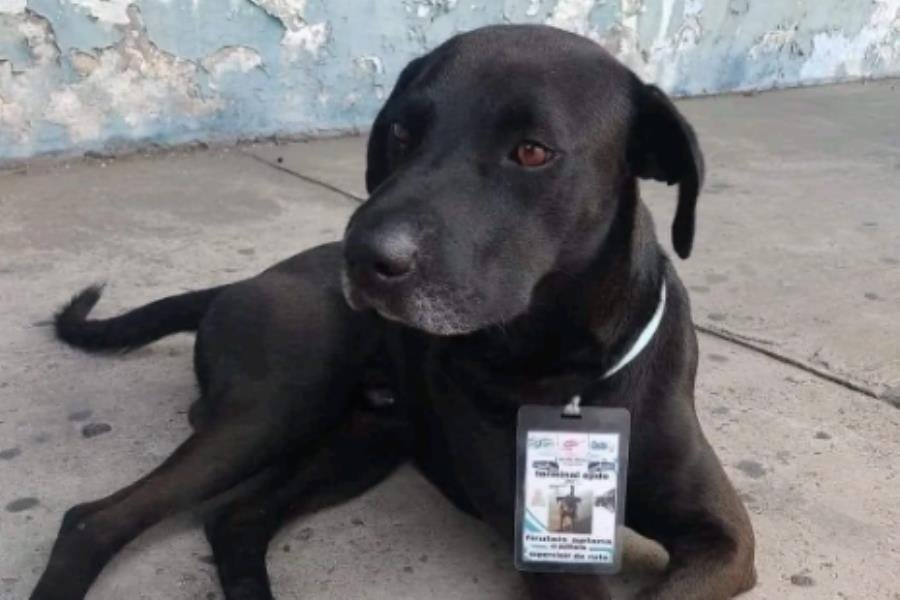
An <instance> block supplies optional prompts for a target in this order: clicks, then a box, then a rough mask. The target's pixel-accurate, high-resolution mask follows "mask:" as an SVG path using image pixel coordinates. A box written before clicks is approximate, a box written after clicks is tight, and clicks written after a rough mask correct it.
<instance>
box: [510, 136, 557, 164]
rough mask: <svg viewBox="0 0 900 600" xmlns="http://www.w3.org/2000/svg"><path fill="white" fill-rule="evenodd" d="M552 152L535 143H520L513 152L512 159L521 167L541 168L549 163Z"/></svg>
mask: <svg viewBox="0 0 900 600" xmlns="http://www.w3.org/2000/svg"><path fill="white" fill-rule="evenodd" d="M551 158H553V151H552V150H550V148H547V147H546V146H543V145H541V144H539V143H537V142H532V141H524V142H520V143H519V145H518V146H516V148H515V150H513V154H512V159H513V160H514V161H516V162H517V163H519V164H520V165H522V166H523V167H541V166H543V165H546V164H547V163H548V162H550V159H551Z"/></svg>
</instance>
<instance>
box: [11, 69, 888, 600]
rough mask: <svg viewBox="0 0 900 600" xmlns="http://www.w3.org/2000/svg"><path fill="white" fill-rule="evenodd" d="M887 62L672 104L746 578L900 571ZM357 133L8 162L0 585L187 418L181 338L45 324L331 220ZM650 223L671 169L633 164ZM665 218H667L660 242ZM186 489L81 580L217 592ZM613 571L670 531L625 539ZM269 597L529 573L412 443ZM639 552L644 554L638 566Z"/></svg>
mask: <svg viewBox="0 0 900 600" xmlns="http://www.w3.org/2000/svg"><path fill="white" fill-rule="evenodd" d="M898 84H900V82H892V81H885V82H880V83H870V84H865V85H847V86H837V87H825V88H815V89H804V90H795V91H789V92H777V93H768V94H762V95H757V96H752V97H745V96H728V97H719V98H707V99H695V100H688V101H684V102H682V103H681V104H680V105H681V107H682V108H683V110H684V111H685V112H686V114H687V115H688V116H689V118H690V119H691V120H692V121H693V122H694V123H695V125H696V127H697V130H698V132H699V134H700V138H701V140H702V144H703V147H704V149H705V151H706V157H707V160H708V173H709V176H708V183H707V186H706V191H705V194H704V195H703V196H702V198H701V202H700V215H699V238H698V240H697V244H696V246H695V252H694V256H693V258H691V259H690V260H689V261H687V262H679V263H678V268H679V270H680V272H681V274H682V277H683V278H684V280H685V281H686V283H687V284H688V286H689V287H690V289H691V292H692V300H693V309H694V318H695V321H696V322H697V324H698V325H699V326H700V327H701V328H702V332H701V334H700V348H701V361H700V372H699V382H698V390H697V405H698V410H699V413H700V418H701V421H702V422H703V425H704V427H705V429H706V431H707V433H708V434H709V436H710V438H711V440H712V443H713V444H714V446H715V447H716V449H717V450H718V452H719V455H720V457H721V459H722V461H723V463H724V464H725V466H726V468H727V470H728V472H729V474H730V475H731V477H732V479H733V481H734V483H735V485H736V486H737V487H738V488H739V490H740V492H741V494H742V496H743V498H744V500H745V502H746V504H747V506H748V508H749V510H750V512H751V514H752V517H753V521H754V524H755V528H756V533H757V538H758V561H757V564H758V569H759V575H760V581H759V585H758V586H757V588H756V589H755V590H754V591H752V592H750V593H749V594H747V595H746V596H745V597H746V598H751V599H773V600H775V599H778V600H781V599H794V598H796V599H805V598H810V599H817V600H818V599H827V598H842V599H860V600H880V599H884V600H897V599H898V598H900V593H898V592H900V568H898V567H900V527H898V523H900V479H898V471H900V466H898V457H900V410H898V407H900V342H898V339H900V302H898V300H897V298H898V297H900V197H898V190H900V120H898V119H897V114H898V112H897V107H898V106H900V89H897V86H898ZM363 145H364V141H363V140H361V139H353V138H349V139H342V140H332V141H322V142H315V143H308V144H290V145H261V146H253V147H242V148H239V149H227V150H211V151H191V152H172V153H166V154H155V155H150V156H133V157H128V158H123V159H117V160H113V159H108V160H107V159H90V160H76V161H69V162H62V163H55V164H49V165H39V166H38V165H35V166H33V167H31V168H28V169H23V170H19V171H14V172H6V173H2V174H0V332H2V334H0V598H3V599H4V600H5V599H10V600H12V599H22V598H26V597H27V595H28V593H29V591H30V589H31V587H32V586H33V584H34V582H35V580H36V578H37V576H38V574H39V573H40V571H41V569H42V568H43V566H44V563H45V560H46V558H47V553H48V551H49V548H50V545H51V543H52V541H53V538H54V535H55V533H56V530H57V527H58V524H59V519H60V517H61V515H62V513H63V511H64V510H65V509H66V508H67V507H69V506H70V505H72V504H74V503H77V502H81V501H85V500H88V499H93V498H96V497H99V496H102V495H105V494H107V493H109V492H110V491H112V490H114V489H116V488H118V487H120V486H123V485H124V484H126V483H128V482H131V481H132V480H134V479H135V478H137V477H138V476H140V475H141V474H143V473H146V472H147V471H148V470H149V469H151V468H152V467H154V466H155V465H157V464H158V463H159V462H160V461H161V460H162V459H163V458H164V457H166V456H167V455H168V454H169V452H170V451H171V450H172V449H173V448H174V447H175V446H176V444H178V442H179V441H180V440H182V439H184V438H185V437H186V436H187V434H188V427H187V424H186V419H185V409H186V408H187V406H188V404H189V402H190V401H191V399H192V398H193V396H194V394H195V387H194V383H193V380H192V373H191V367H190V355H191V344H192V339H191V338H190V337H188V336H176V337H173V338H170V339H167V340H165V341H163V342H161V343H158V344H155V345H153V346H150V347H148V348H146V349H143V350H140V351H137V352H134V353H132V354H129V355H127V356H122V357H115V358H110V357H95V356H87V355H84V354H81V353H78V352H76V351H73V350H70V349H68V348H66V347H64V346H62V345H61V344H59V343H57V342H55V341H54V340H53V339H52V337H51V335H50V330H49V329H48V328H47V327H46V326H45V325H43V324H42V322H43V321H45V320H46V319H47V318H48V316H49V315H50V314H52V312H53V311H54V310H55V309H56V308H57V307H58V306H59V304H60V303H61V302H62V301H64V300H65V299H66V298H67V297H68V295H69V294H71V293H72V292H74V291H75V290H77V289H79V288H81V287H82V286H84V285H85V284H88V283H92V282H95V281H99V280H105V281H108V282H109V285H108V286H107V289H106V295H105V296H104V299H103V301H102V302H101V304H100V306H99V307H98V314H100V315H111V314H113V313H116V312H118V311H120V310H123V309H126V308H129V307H133V306H136V305H138V304H141V303H144V302H146V301H149V300H152V299H156V298H159V297H161V296H163V295H166V294H171V293H175V292H180V291H182V290H187V289H191V288H198V287H204V286H208V285H213V284H217V283H221V282H225V281H230V280H234V279H238V278H241V277H244V276H247V275H252V274H254V273H256V272H257V271H259V270H261V269H263V268H264V267H266V266H268V265H270V264H272V263H273V262H275V261H277V260H279V259H281V258H283V257H286V256H288V255H291V254H293V253H295V252H297V251H298V250H301V249H303V248H306V247H308V246H311V245H313V244H317V243H319V242H323V241H327V240H334V239H337V238H339V237H340V235H341V232H342V229H343V225H344V222H345V220H346V218H347V215H348V214H349V213H350V212H351V211H352V210H353V208H354V206H356V202H357V201H356V200H355V198H354V197H358V196H363V194H364V192H363V185H362V174H363ZM645 194H646V197H647V200H648V203H649V204H650V205H651V206H652V209H653V210H654V212H655V214H656V218H657V223H658V227H659V230H660V233H661V236H662V237H666V235H667V231H668V226H669V219H670V217H671V214H672V211H673V207H674V192H673V190H670V189H666V188H664V187H662V186H657V185H653V186H645ZM666 244H668V241H666ZM196 525H197V523H196V518H195V517H193V516H183V517H180V518H177V519H175V520H173V521H171V522H168V523H165V524H163V525H161V526H159V527H157V528H155V529H154V530H152V531H151V532H149V533H147V534H146V535H144V536H143V537H141V538H140V539H139V540H137V541H136V542H135V543H134V544H132V545H130V546H129V547H128V548H127V549H126V550H125V551H124V552H122V554H121V555H120V556H119V557H118V558H117V559H116V560H115V562H114V563H113V564H112V565H110V567H109V568H108V569H107V570H106V571H105V572H104V574H103V575H102V577H101V579H100V581H99V582H98V583H97V585H96V586H95V588H94V589H93V591H92V593H91V595H90V598H91V599H93V600H119V599H122V598H129V599H135V600H138V599H154V600H160V599H166V600H169V599H172V600H176V599H179V598H185V599H188V598H190V599H193V598H201V599H203V598H209V599H214V598H220V597H221V593H220V591H219V588H218V584H217V582H216V576H215V572H214V569H213V567H212V566H211V565H210V559H209V549H208V548H207V546H206V544H205V542H204V540H203V538H202V536H201V534H200V531H199V530H198V529H197V527H196ZM627 557H628V558H627V563H628V564H627V569H626V573H625V575H623V576H620V577H618V578H616V581H615V587H616V590H617V592H619V597H621V594H622V593H623V591H624V590H626V589H630V588H633V587H634V581H635V580H641V579H644V578H647V577H652V573H653V572H654V569H658V568H659V566H660V564H661V560H662V558H661V557H660V555H659V553H658V552H656V551H655V550H654V549H653V548H652V547H651V546H648V545H647V544H646V543H643V542H641V541H640V540H633V543H630V544H629V546H628V552H627ZM269 562H270V568H271V572H272V576H273V581H274V585H275V588H276V591H277V593H278V597H279V598H281V599H283V600H289V599H294V598H304V599H306V598H309V599H316V600H330V599H345V598H365V599H372V600H382V599H384V600H387V599H394V598H402V599H420V598H425V597H430V598H437V599H446V600H451V599H459V600H472V599H495V598H498V599H505V598H509V599H512V598H518V597H521V592H522V590H521V588H520V587H519V584H518V581H517V578H516V576H515V574H514V572H513V571H512V568H511V554H510V552H509V551H508V550H506V549H505V547H504V546H503V544H501V543H500V542H498V540H497V539H495V538H494V537H493V536H492V535H491V534H490V533H488V532H487V531H486V530H485V529H484V528H483V527H482V526H481V525H479V524H478V523H476V522H474V521H472V520H470V519H469V518H467V517H464V516H462V515H461V514H459V513H457V512H455V511H454V510H453V509H452V508H451V507H450V506H449V505H448V503H447V502H446V501H444V500H443V499H442V498H441V496H440V495H439V494H437V493H436V492H435V491H434V490H432V489H431V488H430V487H429V486H428V485H427V484H426V483H424V482H423V480H422V479H421V478H420V477H419V476H418V475H417V474H416V473H415V472H413V471H412V470H411V469H402V470H401V471H400V472H398V473H397V474H396V475H394V476H393V477H392V478H391V479H390V480H389V481H387V482H386V483H384V484H383V485H381V486H380V487H378V488H377V489H375V490H374V491H372V492H371V493H369V494H367V495H365V496H364V497H362V498H360V499H358V500H356V501H354V502H351V503H349V504H347V505H344V506H342V507H340V508H337V509H334V510H329V511H327V512H324V513H321V514H318V515H316V516H314V517H312V518H308V519H304V520H301V521H298V522H296V523H294V524H293V525H291V526H290V527H288V528H286V529H285V530H284V531H283V532H282V533H281V534H280V535H279V536H278V538H277V539H276V540H275V542H274V543H273V544H272V547H271V551H270V558H269ZM648 574H649V575H648Z"/></svg>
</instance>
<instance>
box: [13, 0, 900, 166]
mask: <svg viewBox="0 0 900 600" xmlns="http://www.w3.org/2000/svg"><path fill="white" fill-rule="evenodd" d="M498 22H542V23H549V24H552V25H556V26H559V27H563V28H566V29H570V30H573V31H576V32H578V33H581V34H584V35H587V36H590V37H592V38H594V39H596V40H597V41H599V42H601V43H603V44H604V45H606V46H607V47H608V48H609V49H611V50H612V51H613V52H614V53H615V54H616V55H618V56H619V57H620V58H621V59H622V60H624V61H625V62H626V63H628V64H629V65H630V66H632V67H633V68H634V69H635V70H637V71H638V72H639V73H640V74H641V75H642V76H644V77H645V78H647V79H649V80H653V81H656V82H658V83H659V84H660V85H662V86H663V87H664V88H665V89H667V90H668V91H670V92H672V93H674V94H678V95H687V94H706V93H714V92H721V91H731V90H746V89H764V88H770V87H775V86H790V85H797V84H809V83H818V82H825V81H836V80H844V79H851V78H859V77H883V76H889V75H900V0H0V161H9V160H11V159H17V158H24V157H29V156H34V155H39V154H45V153H52V152H69V153H72V152H80V151H85V150H116V149H121V148H123V147H127V146H132V145H140V144H150V143H160V144H174V143H181V142H187V141H191V140H214V141H215V140H230V139H235V138H248V137H258V136H268V135H276V134H277V135H296V134H317V133H323V132H330V131H339V130H347V129H352V128H360V127H362V128H364V127H365V126H366V124H367V123H368V122H369V121H370V119H371V117H372V115H373V113H374V111H375V110H376V109H377V107H378V105H379V104H380V102H381V101H382V99H383V97H384V96H385V94H386V93H387V92H388V91H389V88H390V86H391V85H392V83H393V80H394V78H395V76H396V75H397V73H398V71H399V69H400V68H401V67H402V66H403V65H404V64H405V63H406V62H407V61H408V60H409V59H410V58H412V57H413V56H416V55H418V54H420V53H421V52H423V51H425V50H427V49H428V48H431V47H433V46H434V45H436V44H437V43H439V42H441V41H442V40H444V39H445V38H447V37H448V36H450V35H452V34H453V33H454V32H457V31H462V30H467V29H471V28H474V27H477V26H479V25H484V24H487V23H498Z"/></svg>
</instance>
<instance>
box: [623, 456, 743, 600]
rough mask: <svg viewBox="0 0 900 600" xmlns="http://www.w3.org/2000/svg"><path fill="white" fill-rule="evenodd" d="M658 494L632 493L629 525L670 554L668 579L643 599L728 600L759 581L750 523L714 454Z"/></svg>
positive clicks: (654, 586) (664, 577) (700, 461)
mask: <svg viewBox="0 0 900 600" xmlns="http://www.w3.org/2000/svg"><path fill="white" fill-rule="evenodd" d="M690 471H692V472H690V473H685V474H684V476H683V477H681V478H679V479H677V480H674V481H673V480H668V481H666V482H665V483H662V482H660V483H661V484H660V485H658V486H655V487H657V490H656V492H657V493H654V494H642V493H634V494H630V498H629V503H630V504H629V508H628V513H627V516H626V523H627V524H628V525H630V526H631V527H633V528H634V529H635V530H636V531H638V532H639V533H641V534H642V535H645V536H647V537H649V538H652V539H656V540H657V541H659V542H660V543H661V544H662V545H663V546H664V547H665V548H666V550H667V551H668V553H669V557H670V558H669V566H668V568H667V569H666V572H665V574H664V576H663V579H662V580H661V581H660V582H659V583H658V584H656V585H653V586H651V587H650V588H648V589H646V590H644V591H642V592H641V593H640V594H639V595H638V598H640V599H641V600H651V599H652V600H725V599H727V598H733V597H734V596H736V595H738V594H740V593H741V592H744V591H746V590H748V589H750V588H752V587H753V585H754V584H755V582H756V572H755V569H754V566H753V561H754V539H753V529H752V527H751V524H750V518H749V516H748V515H747V511H746V510H745V509H744V506H743V504H742V503H741V501H740V498H738V495H737V492H735V490H734V488H733V487H732V485H731V483H730V482H729V481H728V477H727V476H726V474H725V471H724V470H723V469H722V466H721V465H720V464H719V461H718V459H717V458H716V457H715V455H714V454H713V451H712V449H711V448H710V447H709V446H708V445H707V444H705V443H704V448H703V451H702V454H701V456H700V457H699V458H698V460H697V461H696V463H695V464H694V465H693V467H692V468H691V469H690Z"/></svg>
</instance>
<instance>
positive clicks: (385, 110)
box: [366, 56, 426, 194]
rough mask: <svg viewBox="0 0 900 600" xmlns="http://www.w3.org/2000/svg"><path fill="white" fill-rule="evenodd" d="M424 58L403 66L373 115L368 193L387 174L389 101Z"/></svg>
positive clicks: (398, 92)
mask: <svg viewBox="0 0 900 600" xmlns="http://www.w3.org/2000/svg"><path fill="white" fill-rule="evenodd" d="M425 59H426V56H420V57H419V58H416V59H413V60H412V62H410V63H409V64H408V65H406V67H404V68H403V71H401V72H400V76H399V77H398V78H397V83H396V84H394V89H393V91H391V95H390V96H388V99H387V101H386V102H385V103H384V106H382V107H381V110H380V111H378V116H377V117H375V122H374V123H373V124H372V131H370V132H369V144H368V148H367V150H366V191H367V192H369V193H370V194H371V193H372V191H374V190H375V188H377V187H378V186H379V185H381V183H382V182H383V181H384V180H385V179H387V176H388V175H389V172H388V168H389V165H388V155H387V134H388V127H390V125H391V122H390V110H391V103H392V101H393V100H395V99H396V98H397V96H399V95H400V94H401V93H403V91H404V90H405V89H406V88H407V87H408V86H409V84H410V83H411V82H412V80H413V79H415V78H416V76H418V74H419V73H420V72H421V71H422V67H423V66H424V63H425Z"/></svg>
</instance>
